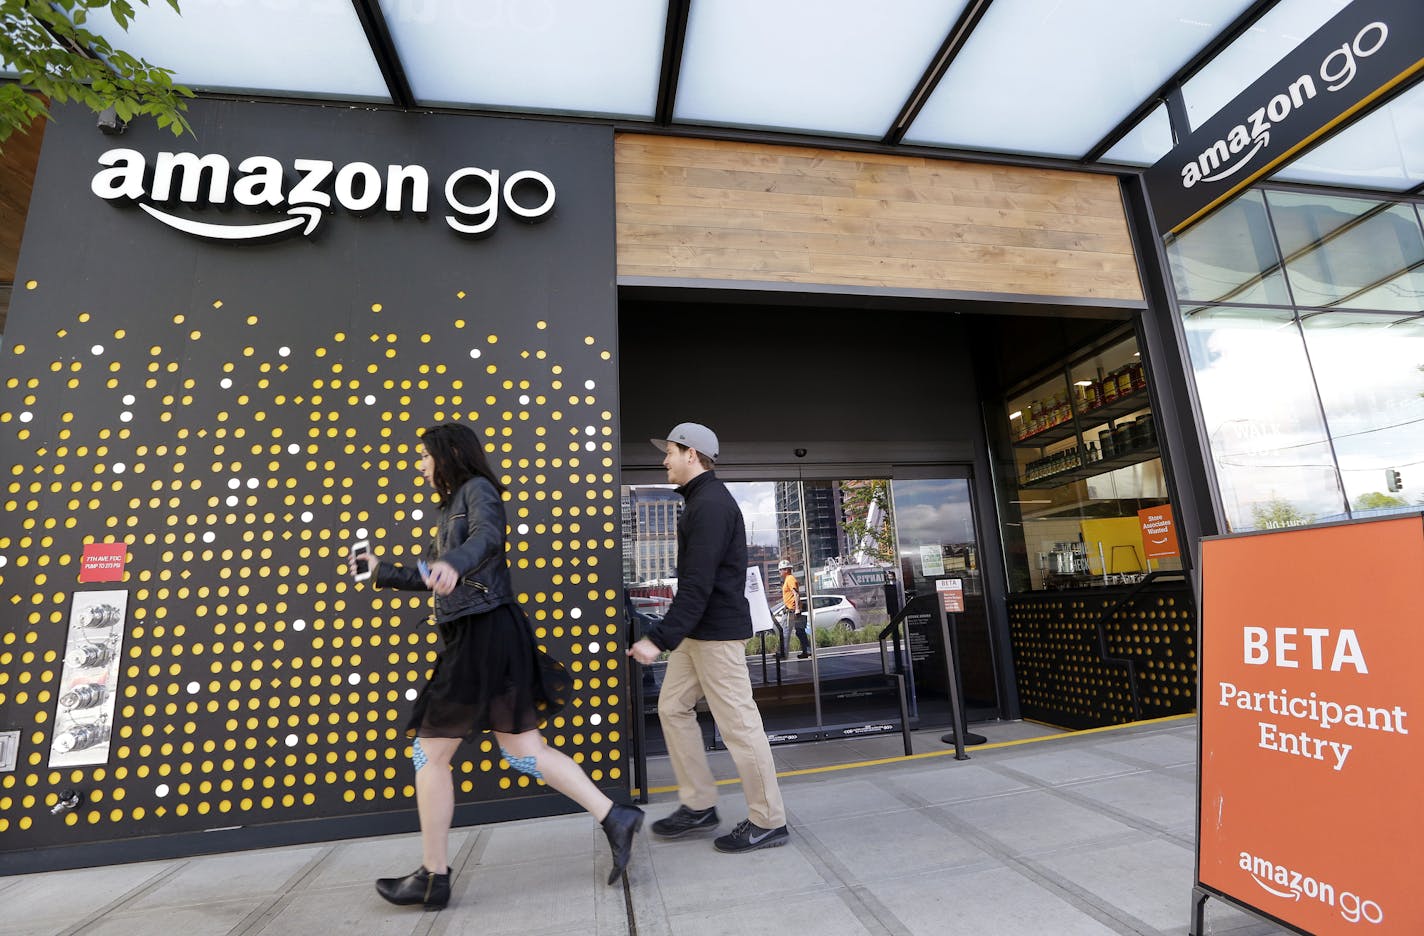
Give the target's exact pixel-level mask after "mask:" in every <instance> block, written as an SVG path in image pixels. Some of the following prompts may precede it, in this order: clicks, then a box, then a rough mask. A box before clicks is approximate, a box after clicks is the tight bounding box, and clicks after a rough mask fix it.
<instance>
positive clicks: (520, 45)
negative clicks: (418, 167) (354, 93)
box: [381, 0, 667, 118]
mask: <svg viewBox="0 0 1424 936" xmlns="http://www.w3.org/2000/svg"><path fill="white" fill-rule="evenodd" d="M381 10H382V12H383V13H384V14H385V18H386V25H387V26H388V27H389V29H390V31H391V37H392V39H393V40H394V42H395V46H396V51H397V52H398V53H399V54H400V59H401V62H402V63H403V65H404V67H405V73H406V77H407V79H408V80H409V81H410V86H411V91H412V93H413V94H414V95H415V97H416V100H418V101H420V102H421V103H424V104H453V105H464V106H472V107H491V108H502V109H509V110H529V111H542V112H555V113H574V114H596V115H600V116H619V117H645V118H646V117H651V116H652V115H653V112H654V110H655V108H656V105H657V97H658V73H659V71H660V70H661V68H662V54H663V33H664V31H665V29H666V24H667V0H599V2H597V3H590V2H587V0H530V2H512V0H381Z"/></svg>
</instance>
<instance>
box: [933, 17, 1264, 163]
mask: <svg viewBox="0 0 1424 936" xmlns="http://www.w3.org/2000/svg"><path fill="white" fill-rule="evenodd" d="M1248 5H1249V3H1248V2H1247V0H1198V2H1196V3H1193V4H1192V5H1191V7H1190V8H1187V7H1185V6H1181V5H1178V4H1170V3H1143V2H1141V0H1076V2H1074V3H1063V2H1062V0H997V2H995V3H994V4H993V5H992V6H990V7H989V12H988V13H987V14H985V16H984V19H983V20H982V21H981V22H980V23H979V26H978V28H977V29H975V30H974V34H973V35H972V36H970V38H969V41H968V42H967V43H966V44H965V46H964V49H963V51H962V52H960V54H959V56H958V58H956V59H955V60H954V63H953V65H952V66H951V67H950V69H949V72H948V73H947V74H946V75H945V76H944V80H943V81H941V82H940V83H939V87H938V88H936V89H935V92H934V94H933V95H932V96H931V97H930V99H929V102H928V103H927V104H926V105H925V109H924V110H923V111H922V112H921V113H920V116H919V118H918V119H917V120H916V121H915V123H914V125H913V126H911V127H910V132H909V133H908V134H907V135H906V140H907V141H909V142H915V143H930V144H946V145H950V146H958V147H964V148H969V149H987V150H1010V151H1013V152H1021V153H1039V154H1043V155H1051V156H1068V157H1078V156H1082V155H1084V154H1085V153H1088V152H1089V151H1091V150H1092V148H1093V146H1094V144H1096V143H1097V142H1098V141H1099V140H1101V139H1102V138H1103V137H1104V136H1106V135H1107V134H1108V132H1109V131H1111V130H1112V129H1113V127H1115V126H1117V125H1118V124H1119V123H1120V122H1121V121H1122V120H1123V119H1124V118H1126V117H1127V116H1128V115H1129V114H1131V113H1132V112H1133V111H1134V110H1135V109H1136V108H1137V106H1138V105H1139V104H1140V103H1142V101H1144V100H1146V99H1147V98H1148V97H1149V96H1151V95H1152V94H1153V93H1154V92H1155V91H1156V90H1157V89H1158V88H1159V87H1160V86H1161V85H1162V84H1163V83H1164V82H1166V81H1167V80H1168V79H1169V78H1171V77H1172V75H1173V74H1174V73H1175V72H1176V71H1177V70H1178V69H1179V68H1180V67H1181V66H1182V65H1183V64H1184V63H1186V62H1187V60H1188V59H1190V58H1191V57H1192V55H1193V54H1195V53H1196V52H1197V51H1198V50H1200V49H1201V48H1202V47H1204V46H1206V45H1207V44H1208V43H1210V42H1211V40H1212V39H1213V38H1215V37H1216V35H1217V34H1218V33H1220V32H1221V30H1222V29H1223V28H1224V27H1225V26H1227V25H1229V24H1230V23H1231V21H1232V20H1234V19H1235V18H1236V17H1237V16H1238V15H1240V14H1241V12H1242V11H1243V10H1245V8H1246V7H1247V6H1248ZM1105 26H1110V28H1104V27H1105Z"/></svg>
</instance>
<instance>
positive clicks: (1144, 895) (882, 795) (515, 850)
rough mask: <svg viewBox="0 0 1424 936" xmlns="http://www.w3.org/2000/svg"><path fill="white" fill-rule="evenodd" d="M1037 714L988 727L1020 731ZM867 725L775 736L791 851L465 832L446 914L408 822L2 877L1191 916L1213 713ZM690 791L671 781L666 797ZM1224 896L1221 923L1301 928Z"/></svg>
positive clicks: (166, 902)
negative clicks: (1068, 726)
mask: <svg viewBox="0 0 1424 936" xmlns="http://www.w3.org/2000/svg"><path fill="white" fill-rule="evenodd" d="M1023 727H1026V726H1022V727H1021V726H1014V725H989V726H979V725H976V726H975V729H976V730H978V731H982V732H983V733H985V734H987V735H989V737H990V741H991V742H999V741H1000V739H1002V738H1013V736H1014V735H1015V734H1019V735H1022V734H1023V733H1024V730H1023ZM927 737H928V736H927ZM897 740H898V739H897ZM849 743H852V742H830V743H829V744H825V745H820V746H816V745H804V746H800V747H792V748H778V749H776V751H775V754H776V758H777V763H778V766H779V767H781V768H782V769H783V770H784V771H786V774H787V775H786V776H784V777H783V781H782V785H783V792H784V795H785V798H786V803H787V809H788V812H789V816H790V825H791V842H790V844H789V845H788V846H787V847H784V848H777V849H770V850H767V851H761V852H755V853H752V854H747V855H724V854H720V853H718V852H716V851H714V850H713V848H712V845H711V840H710V836H704V837H701V838H687V839H679V840H676V841H672V842H663V841H658V840H655V839H653V838H652V837H651V836H646V835H645V836H640V841H639V843H638V846H637V851H636V852H635V855H634V858H633V862H632V864H631V866H630V868H629V874H628V881H627V886H626V887H621V886H614V887H608V886H606V885H605V884H604V880H605V879H606V877H607V873H608V871H607V868H608V860H609V859H608V849H607V845H606V844H605V842H604V841H603V836H602V834H601V833H600V832H599V831H598V829H597V827H596V825H595V823H594V822H593V821H592V820H591V819H589V818H588V817H587V816H586V815H583V814H579V815H577V816H563V817H557V818H551V819H537V820H528V821H523V822H511V823H503V824H498V825H490V826H472V827H469V828H465V829H457V830H455V831H454V832H453V833H452V840H451V852H452V854H453V855H454V856H455V857H454V858H453V859H452V862H451V865H452V867H453V868H454V869H455V872H456V879H455V887H454V890H455V893H454V897H453V899H452V901H451V904H450V906H449V907H448V908H447V909H446V910H444V911H443V912H440V913H423V912H421V911H420V910H419V909H418V908H416V909H412V908H401V907H392V906H390V905H388V904H386V903H385V902H384V901H382V900H381V899H380V898H379V897H377V896H376V893H375V891H374V890H373V889H372V886H371V882H372V881H373V880H374V879H375V878H376V877H379V876H384V875H393V874H403V873H405V872H407V871H409V870H411V869H412V868H414V867H415V866H416V865H418V864H419V863H420V858H419V854H420V847H419V841H418V838H417V836H415V835H399V836H386V837H380V838H369V839H353V840H346V841H340V842H331V843H323V844H316V845H305V846H292V847H287V848H274V849H265V850H261V851H250V852H240V853H233V854H226V855H213V856H205V857H198V858H190V859H179V860H172V861H157V862H149V863H144V864H133V865H118V866H112V867H106V868H93V869H85V870H78V871H66V872H55V873H49V874H43V875H20V876H14V877H8V878H0V906H3V907H4V908H5V911H6V912H5V913H4V915H3V917H0V936H18V934H24V936H53V934H79V933H82V934H85V936H91V934H92V936H166V934H169V933H175V934H176V933H181V934H185V936H206V934H213V936H217V934H229V936H258V934H260V936H278V934H281V936H288V934H292V936H297V934H312V936H317V934H321V936H327V934H362V936H366V934H382V936H385V934H389V936H459V934H470V936H475V934H479V936H498V934H519V936H565V934H567V936H574V934H578V936H588V934H597V936H625V934H634V933H636V934H637V936H661V934H669V936H714V934H715V936H727V934H762V933H765V934H774V936H799V934H802V933H814V934H817V936H860V934H895V936H903V934H915V936H920V934H923V936H941V934H946V933H964V934H973V936H1078V934H1082V936H1092V934H1110V933H1136V934H1184V933H1186V932H1187V924H1188V915H1189V906H1190V897H1191V887H1192V868H1193V842H1194V835H1195V831H1194V825H1195V820H1194V816H1195V806H1194V802H1195V777H1196V766H1195V759H1196V723H1195V721H1194V720H1191V719H1184V720H1174V721H1166V722H1158V723H1149V724H1142V725H1133V726H1128V727H1124V728H1121V729H1114V730H1110V731H1100V732H1092V733H1083V734H1066V735H1058V736H1053V737H1045V738H1038V739H1034V740H1023V741H1015V740H1009V741H1006V742H1003V743H995V744H991V745H990V746H988V747H981V748H973V749H971V754H972V759H971V760H968V761H956V760H954V758H953V756H952V752H951V754H948V755H946V754H941V753H939V750H940V749H942V748H943V746H942V745H938V744H937V743H936V739H932V738H930V739H926V738H922V739H920V740H918V741H917V743H916V750H917V751H919V750H921V749H922V748H923V749H926V750H936V753H935V754H932V755H916V757H914V758H910V759H906V758H898V759H896V760H894V761H892V762H888V763H874V764H870V765H866V766H857V767H851V768H845V769H824V768H817V766H816V765H815V761H816V760H818V759H820V760H823V761H824V760H828V759H830V758H837V759H843V758H844V754H845V747H844V745H846V744H849ZM831 745H839V747H836V748H835V749H834V750H833V751H832V750H828V748H830V747H831ZM818 747H819V748H820V750H817V748H818ZM796 768H801V769H796ZM660 769H661V770H662V772H663V773H664V774H665V772H666V767H665V766H660ZM718 775H719V776H732V775H733V774H732V772H731V771H730V769H729V768H725V767H724V768H723V769H721V770H719V773H718ZM656 780H657V774H656V773H655V775H654V788H655V789H656ZM723 792H724V796H723V801H722V803H721V805H720V806H719V811H720V813H721V815H722V820H723V822H722V827H723V830H724V831H725V830H727V829H729V828H730V827H731V825H732V824H733V823H734V822H736V821H738V820H740V819H742V818H743V817H745V815H746V810H745V805H744V803H743V802H742V799H741V796H740V791H739V787H738V786H737V785H735V784H730V785H727V786H724V787H723ZM675 805H676V800H675V796H674V795H673V794H671V793H668V792H661V793H657V794H655V795H654V797H653V804H652V805H651V806H650V807H649V809H648V812H649V815H650V817H652V818H658V817H661V816H663V815H665V814H666V813H668V812H670V811H671V810H672V809H673V808H674V806H675ZM1209 908H1210V909H1209V914H1208V922H1209V932H1211V933H1222V934H1225V933H1230V934H1234V936H1258V934H1276V933H1284V932H1286V931H1285V930H1283V929H1281V928H1279V927H1276V926H1272V925H1270V924H1269V923H1265V922H1262V921H1260V920H1256V919H1254V918H1252V917H1248V916H1247V915H1245V914H1242V913H1240V912H1237V911H1234V910H1232V909H1229V908H1227V907H1225V906H1223V905H1222V904H1220V903H1218V902H1215V901H1212V902H1210V904H1209Z"/></svg>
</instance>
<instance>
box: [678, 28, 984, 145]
mask: <svg viewBox="0 0 1424 936" xmlns="http://www.w3.org/2000/svg"><path fill="white" fill-rule="evenodd" d="M965 2H966V0H953V2H949V3H945V2H943V0H896V2H895V3H893V4H891V5H890V6H889V7H885V6H879V5H871V4H866V3H864V2H862V0H781V2H776V3H768V2H766V0H718V2H716V3H694V4H693V5H692V11H691V15H690V17H689V20H688V29H687V42H686V44H685V46H684V48H683V53H682V73H681V74H680V76H679V78H678V86H677V108H676V110H675V111H674V119H676V120H684V121H687V122H689V123H702V124H723V125H727V126H746V127H769V128H774V129H783V130H807V131H812V132H817V133H834V134H841V135H845V136H858V137H881V136H884V135H885V133H886V131H887V130H889V129H890V125H891V123H892V122H894V120H895V117H896V115H897V113H898V112H899V110H900V108H901V106H902V105H903V104H904V102H905V101H906V100H907V99H908V98H909V97H910V94H911V92H912V91H914V88H915V83H916V82H917V81H919V80H920V76H921V75H922V74H923V73H924V71H925V69H926V68H927V67H928V66H929V64H930V60H931V59H932V58H933V57H934V54H935V52H936V50H937V49H938V48H939V45H940V43H941V42H942V41H943V39H944V37H945V35H946V34H948V32H949V29H950V27H951V26H953V25H954V21H955V19H957V18H958V16H959V14H960V12H961V11H962V10H963V9H964V6H965ZM887 11H893V15H888V16H887V15H885V14H886V13H887Z"/></svg>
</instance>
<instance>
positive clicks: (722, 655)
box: [628, 423, 790, 852]
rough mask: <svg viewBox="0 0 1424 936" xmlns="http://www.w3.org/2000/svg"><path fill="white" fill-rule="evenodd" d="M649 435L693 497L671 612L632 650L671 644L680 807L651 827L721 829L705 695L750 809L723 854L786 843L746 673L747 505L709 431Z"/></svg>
mask: <svg viewBox="0 0 1424 936" xmlns="http://www.w3.org/2000/svg"><path fill="white" fill-rule="evenodd" d="M651 441H652V443H653V446H654V447H655V448H657V449H658V450H659V451H661V452H662V453H663V456H664V457H663V467H664V468H666V469H667V473H668V481H670V482H672V483H673V484H676V485H678V489H677V492H678V493H679V494H681V495H682V497H683V500H684V501H685V504H686V506H685V507H684V509H683V513H682V518H681V519H680V520H679V521H678V524H677V595H676V596H675V597H674V598H673V600H672V605H671V606H670V607H669V608H668V610H667V614H666V615H664V616H663V619H662V620H661V621H659V622H655V623H653V624H652V625H651V626H649V628H648V630H647V632H646V633H645V634H644V635H643V637H642V638H641V639H640V640H638V641H637V642H636V643H634V644H633V646H632V647H630V648H629V649H628V655H629V656H631V657H633V659H635V660H637V661H638V662H639V663H642V664H643V665H645V666H646V665H649V664H651V663H653V662H654V661H655V660H657V658H658V655H659V654H660V653H661V652H662V651H664V650H668V651H671V653H670V654H669V656H668V661H667V671H666V673H665V674H664V675H663V687H662V692H661V694H660V695H659V696H658V719H659V720H660V721H661V722H662V728H663V736H664V738H665V739H666V740H667V746H668V755H669V757H670V758H671V760H672V767H673V771H674V772H675V773H676V774H677V783H678V794H677V795H678V799H679V800H680V802H681V805H679V806H678V808H677V810H676V811H675V812H673V813H672V815H670V816H668V817H666V818H664V819H659V820H658V821H657V822H654V823H653V833H654V834H655V835H658V836H661V837H663V838H676V837H678V836H680V835H686V834H687V833H689V832H693V831H696V830H699V829H715V828H717V824H718V822H719V820H718V817H717V784H716V780H715V779H714V778H713V776H712V770H711V768H710V767H709V766H708V764H707V754H706V752H705V751H704V750H703V746H702V730H701V729H700V728H698V726H697V712H696V705H697V702H698V700H700V699H702V698H706V699H707V707H708V708H709V709H711V711H712V717H713V719H715V720H716V722H717V727H718V728H719V729H720V730H721V732H722V740H723V741H724V742H725V743H726V745H727V750H728V752H730V753H731V755H732V761H733V762H734V763H735V764H736V765H737V773H738V774H739V775H740V776H741V778H742V791H743V792H744V793H745V794H746V798H747V812H748V814H749V815H748V818H747V819H746V820H745V821H743V822H740V823H738V824H737V826H736V827H735V828H734V829H733V830H732V831H731V832H730V833H728V834H727V835H723V836H720V837H718V838H717V839H716V841H714V842H713V845H714V846H715V847H716V848H717V850H718V851H724V852H744V851H753V850H755V849H758V848H772V847H774V846H777V845H784V844H786V841H787V839H788V838H789V837H790V836H789V833H788V832H787V831H786V810H785V807H784V806H783V805H782V802H781V788H780V787H779V786H778V785H777V782H776V765H775V764H774V763H773V762H772V759H771V745H770V743H768V741H767V739H766V731H765V729H764V728H763V727H762V723H761V712H759V711H758V710H757V707H756V703H755V702H754V701H753V700H752V684H751V679H750V678H749V677H748V676H747V665H746V641H747V640H748V639H749V638H750V637H751V636H752V617H751V611H750V609H749V608H748V607H747V599H746V582H747V534H746V527H745V526H744V524H743V522H742V511H741V508H739V507H738V506H737V502H736V500H734V499H733V497H732V495H731V494H730V493H728V491H727V487H726V485H724V484H723V483H722V482H721V481H719V480H717V475H716V473H715V472H714V471H713V470H712V469H713V465H714V463H715V462H716V459H717V452H718V447H717V436H716V435H714V434H713V432H712V430H711V429H708V428H707V427H706V426H700V425H698V424H697V423H679V424H678V425H677V426H675V427H674V428H673V430H672V432H670V433H668V437H667V438H666V439H653V440H651Z"/></svg>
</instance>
